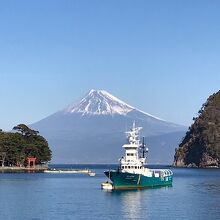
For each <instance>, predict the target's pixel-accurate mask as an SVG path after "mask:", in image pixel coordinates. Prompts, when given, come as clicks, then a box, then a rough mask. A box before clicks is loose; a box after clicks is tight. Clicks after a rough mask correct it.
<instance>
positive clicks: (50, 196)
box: [0, 165, 220, 220]
mask: <svg viewBox="0 0 220 220" xmlns="http://www.w3.org/2000/svg"><path fill="white" fill-rule="evenodd" d="M86 167H87V168H90V169H93V170H94V171H95V172H96V173H97V175H96V176H95V177H89V176H87V175H83V174H82V175H80V174H43V173H38V174H0V195H1V199H0V219H21V220H25V219H34V220H41V219H61V220H62V219H77V220H78V219H95V220H98V219H100V220H101V219H114V220H115V219H126V220H127V219H128V220H129V219H150V220H151V219H167V220H168V219H169V220H172V219H175V220H176V219H189V220H191V219H193V220H194V219H199V220H200V219H201V220H203V219H213V220H214V219H220V170H217V169H172V170H173V172H174V182H173V186H172V187H165V188H156V189H145V190H127V191H113V192H107V191H102V190H101V189H100V184H101V183H102V182H104V181H105V180H106V178H105V176H104V174H103V171H104V170H105V169H109V168H110V167H111V166H109V165H108V166H95V165H93V166H88V165H86ZM68 168H76V167H75V166H72V167H68ZM82 168H85V166H82Z"/></svg>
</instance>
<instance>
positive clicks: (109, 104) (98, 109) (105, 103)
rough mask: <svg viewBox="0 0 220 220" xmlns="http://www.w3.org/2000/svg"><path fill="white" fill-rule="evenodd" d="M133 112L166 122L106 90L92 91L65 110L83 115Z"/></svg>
mask: <svg viewBox="0 0 220 220" xmlns="http://www.w3.org/2000/svg"><path fill="white" fill-rule="evenodd" d="M133 110H136V111H138V112H141V113H143V114H145V115H147V116H149V117H151V118H155V119H157V120H161V121H164V120H162V119H160V118H158V117H155V116H153V115H151V114H148V113H146V112H143V111H141V110H138V109H136V108H134V107H133V106H131V105H128V104H127V103H125V102H123V101H122V100H120V99H118V98H116V97H115V96H113V95H111V94H110V93H108V92H107V91H105V90H95V89H91V90H90V91H89V92H88V93H87V94H86V95H85V96H84V97H83V98H82V99H81V100H79V101H77V102H75V103H73V104H71V105H69V106H68V107H67V108H65V109H64V112H65V113H80V114H81V115H114V114H119V115H127V114H128V113H129V112H131V111H133Z"/></svg>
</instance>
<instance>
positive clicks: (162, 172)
mask: <svg viewBox="0 0 220 220" xmlns="http://www.w3.org/2000/svg"><path fill="white" fill-rule="evenodd" d="M151 172H152V173H153V175H155V176H158V175H159V176H162V177H165V176H172V175H173V172H172V170H169V169H151Z"/></svg>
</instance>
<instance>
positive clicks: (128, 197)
mask: <svg viewBox="0 0 220 220" xmlns="http://www.w3.org/2000/svg"><path fill="white" fill-rule="evenodd" d="M142 195H143V192H141V191H140V190H132V191H126V192H123V193H121V194H120V196H121V209H122V214H123V216H124V219H139V218H140V211H141V200H142ZM145 202H146V201H145Z"/></svg>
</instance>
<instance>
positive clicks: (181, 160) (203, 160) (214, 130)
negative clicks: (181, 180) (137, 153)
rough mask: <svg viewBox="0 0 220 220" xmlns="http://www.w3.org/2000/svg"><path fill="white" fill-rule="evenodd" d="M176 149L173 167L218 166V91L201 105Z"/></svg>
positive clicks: (219, 147) (219, 139)
mask: <svg viewBox="0 0 220 220" xmlns="http://www.w3.org/2000/svg"><path fill="white" fill-rule="evenodd" d="M193 120H194V123H193V124H192V125H191V126H190V127H189V129H188V131H187V132H186V135H185V137H184V138H183V140H182V143H181V144H180V145H179V148H178V149H176V152H175V156H174V166H187V167H219V166H220V91H218V92H217V93H214V94H213V95H211V96H210V97H209V98H208V99H207V101H206V102H205V103H204V104H203V105H202V108H201V109H200V110H199V112H198V117H196V118H193Z"/></svg>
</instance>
